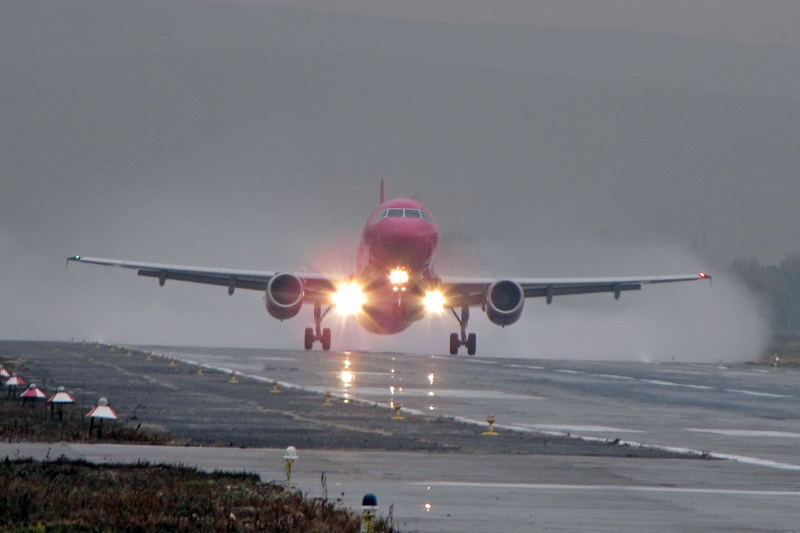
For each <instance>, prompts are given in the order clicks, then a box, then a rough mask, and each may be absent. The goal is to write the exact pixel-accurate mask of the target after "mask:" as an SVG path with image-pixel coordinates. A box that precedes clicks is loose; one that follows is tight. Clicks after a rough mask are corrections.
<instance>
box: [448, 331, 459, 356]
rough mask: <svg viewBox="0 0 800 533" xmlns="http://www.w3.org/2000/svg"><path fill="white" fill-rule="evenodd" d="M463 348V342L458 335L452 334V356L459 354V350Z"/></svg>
mask: <svg viewBox="0 0 800 533" xmlns="http://www.w3.org/2000/svg"><path fill="white" fill-rule="evenodd" d="M459 346H461V340H460V339H459V338H458V333H451V334H450V355H456V354H458V348H459Z"/></svg>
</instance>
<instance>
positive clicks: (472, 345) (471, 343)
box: [467, 333, 478, 355]
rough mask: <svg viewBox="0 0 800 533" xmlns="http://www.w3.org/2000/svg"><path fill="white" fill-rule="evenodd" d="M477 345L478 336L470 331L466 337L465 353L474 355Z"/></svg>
mask: <svg viewBox="0 0 800 533" xmlns="http://www.w3.org/2000/svg"><path fill="white" fill-rule="evenodd" d="M477 347H478V336H477V335H475V334H474V333H470V334H469V336H468V337H467V354H469V355H475V349H476V348H477Z"/></svg>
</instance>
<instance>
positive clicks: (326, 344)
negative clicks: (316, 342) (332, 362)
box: [322, 328, 331, 352]
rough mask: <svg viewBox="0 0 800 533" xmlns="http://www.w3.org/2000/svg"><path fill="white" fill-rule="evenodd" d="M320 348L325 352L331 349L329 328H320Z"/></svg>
mask: <svg viewBox="0 0 800 533" xmlns="http://www.w3.org/2000/svg"><path fill="white" fill-rule="evenodd" d="M322 349H323V350H325V351H326V352H327V351H328V350H330V349H331V330H330V328H325V329H323V330H322Z"/></svg>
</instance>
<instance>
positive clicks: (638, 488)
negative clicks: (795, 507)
mask: <svg viewBox="0 0 800 533" xmlns="http://www.w3.org/2000/svg"><path fill="white" fill-rule="evenodd" d="M408 485H415V486H426V487H427V486H430V487H463V488H480V489H531V490H585V491H596V490H602V491H630V492H668V493H687V494H726V495H738V496H795V497H800V491H788V490H746V489H706V488H699V487H658V486H652V485H569V484H558V483H482V482H474V481H424V482H411V483H408Z"/></svg>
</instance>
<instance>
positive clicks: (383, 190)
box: [381, 178, 386, 203]
mask: <svg viewBox="0 0 800 533" xmlns="http://www.w3.org/2000/svg"><path fill="white" fill-rule="evenodd" d="M385 201H386V180H385V179H384V178H381V203H383V202H385Z"/></svg>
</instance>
